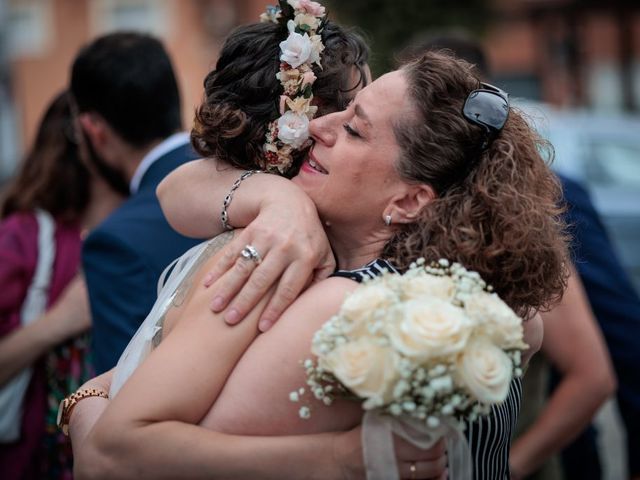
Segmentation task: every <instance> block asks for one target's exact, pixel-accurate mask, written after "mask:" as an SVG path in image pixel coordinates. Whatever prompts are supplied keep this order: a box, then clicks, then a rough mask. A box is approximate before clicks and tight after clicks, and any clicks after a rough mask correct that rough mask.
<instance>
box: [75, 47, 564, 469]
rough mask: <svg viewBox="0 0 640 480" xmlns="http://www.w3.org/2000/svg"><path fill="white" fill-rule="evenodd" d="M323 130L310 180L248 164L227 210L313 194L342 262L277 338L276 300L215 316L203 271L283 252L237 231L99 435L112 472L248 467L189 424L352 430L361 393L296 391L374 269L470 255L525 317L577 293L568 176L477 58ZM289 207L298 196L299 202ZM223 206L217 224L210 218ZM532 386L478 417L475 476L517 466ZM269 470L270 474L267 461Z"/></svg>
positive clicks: (232, 429) (397, 81) (387, 88)
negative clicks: (521, 411) (254, 169)
mask: <svg viewBox="0 0 640 480" xmlns="http://www.w3.org/2000/svg"><path fill="white" fill-rule="evenodd" d="M310 132H311V136H312V138H313V140H314V141H315V143H314V146H313V147H312V149H311V151H310V153H309V155H308V157H307V158H306V159H305V160H304V162H303V164H302V167H301V169H300V171H299V173H298V174H297V175H296V176H295V177H294V178H293V182H289V181H287V180H285V179H282V178H280V177H276V176H270V175H262V174H259V175H255V174H254V175H251V176H250V177H248V176H246V175H243V176H244V177H245V179H244V180H242V182H243V183H246V185H243V186H242V189H241V190H239V192H240V193H241V194H242V195H237V197H238V198H236V199H235V200H233V203H232V204H231V205H232V206H233V207H234V208H235V209H233V210H230V211H229V212H227V213H228V214H229V218H226V219H225V218H223V223H226V222H231V223H232V224H233V225H239V224H241V223H243V219H246V218H249V217H251V215H254V214H255V212H256V211H257V210H259V207H260V203H259V202H260V200H257V201H256V203H254V204H251V201H252V200H254V199H255V198H256V197H257V198H260V197H265V196H267V197H268V196H269V195H270V193H269V192H271V191H273V190H278V191H280V189H284V188H289V190H288V192H291V191H295V190H296V189H298V190H301V191H302V192H304V194H305V195H307V196H308V198H310V199H311V201H312V202H313V204H314V205H315V207H316V208H317V215H318V216H319V218H320V219H321V221H322V224H323V225H324V226H325V229H326V235H327V236H328V238H329V240H330V244H331V248H332V251H333V252H334V254H335V257H336V261H337V265H338V267H339V270H338V271H337V272H335V274H334V275H332V276H331V277H330V278H328V279H326V280H323V281H320V282H317V283H316V284H314V285H312V286H311V287H309V288H308V289H307V290H306V291H305V292H304V293H303V294H302V295H301V296H300V297H299V298H298V299H297V300H296V301H295V302H294V303H293V304H292V305H291V306H290V307H289V308H287V309H286V311H285V312H284V314H283V315H281V317H280V319H279V320H278V322H277V323H276V324H275V325H274V326H273V328H272V329H271V330H270V331H269V332H268V333H267V334H264V335H259V336H258V330H257V327H258V322H259V319H260V317H261V315H262V312H263V310H264V308H265V307H266V303H267V301H268V297H265V298H263V299H262V300H261V301H260V302H259V303H258V305H257V307H256V308H254V309H253V310H252V311H250V312H249V314H248V316H247V318H246V319H245V320H244V321H243V322H242V323H241V324H239V325H237V326H235V327H233V328H230V327H228V326H226V325H225V324H224V323H223V322H220V321H218V322H216V321H212V319H213V320H215V318H216V316H215V315H212V313H211V312H210V311H209V309H208V304H209V300H210V299H209V294H208V291H207V290H206V289H205V288H203V286H202V285H201V284H202V281H203V279H204V277H205V275H206V273H207V272H208V271H210V270H211V269H212V268H213V267H214V265H216V264H217V263H220V262H223V263H227V264H233V265H235V266H234V268H233V269H232V274H233V272H236V273H237V278H241V277H243V276H246V275H248V274H250V273H252V272H253V276H254V277H255V276H256V275H257V276H258V277H260V274H261V269H263V267H264V265H265V264H266V263H267V262H268V256H265V255H266V253H269V255H271V254H272V252H271V251H269V252H267V250H266V246H267V245H268V244H269V239H268V238H267V240H266V241H265V243H261V237H259V236H255V237H254V238H253V239H251V242H250V243H249V244H247V246H246V247H245V248H244V249H242V248H237V243H238V241H237V239H238V238H242V236H243V235H245V233H246V230H245V232H242V233H241V232H239V231H236V232H230V233H226V234H225V235H224V236H223V238H224V240H222V242H224V241H226V242H228V241H229V240H230V239H232V238H233V240H231V243H230V244H229V245H227V248H226V250H224V251H222V252H218V253H216V254H214V255H212V256H211V257H210V258H208V259H206V260H205V261H204V262H203V263H202V264H199V265H197V266H196V267H195V269H194V270H195V274H194V276H193V277H192V280H191V281H190V282H189V285H187V288H185V289H184V290H180V291H179V292H178V293H177V295H176V297H175V299H177V301H175V302H174V303H173V307H172V308H171V309H170V310H169V311H168V313H167V315H166V317H165V319H164V325H163V330H164V332H163V334H162V341H161V342H160V343H159V345H158V346H157V347H156V348H155V349H154V350H153V352H152V353H151V355H150V356H149V357H148V358H147V359H146V361H144V362H143V363H142V364H141V365H140V366H139V368H138V369H137V370H136V371H135V372H134V374H133V375H132V376H131V377H130V379H129V380H128V381H127V382H126V383H125V384H124V386H123V387H122V390H120V392H119V393H118V394H117V396H116V397H115V398H114V399H113V400H112V401H111V403H110V405H109V406H108V407H107V408H106V410H105V411H104V413H103V415H102V416H101V417H100V419H99V420H98V422H97V424H96V425H95V427H94V429H93V430H92V431H91V433H90V434H89V435H88V437H87V438H86V441H85V442H84V444H83V448H84V449H85V452H84V453H83V456H82V458H81V459H80V463H81V464H82V467H81V468H82V470H84V471H89V470H88V467H90V465H91V464H92V463H94V462H98V463H99V464H100V465H101V467H103V469H104V470H103V471H105V472H107V473H106V475H107V476H108V477H109V478H116V477H126V476H127V474H126V472H128V471H134V469H135V468H136V467H138V466H144V471H146V472H149V473H150V474H151V472H153V474H154V475H160V476H162V475H164V476H166V477H172V476H175V475H177V474H178V473H184V472H190V473H192V474H193V476H194V477H198V475H201V476H206V475H210V474H211V472H221V473H220V474H221V476H224V475H225V474H228V473H229V472H231V471H233V472H237V470H233V467H234V466H235V465H233V462H234V461H233V460H231V459H229V460H227V462H226V463H225V462H224V461H223V460H221V459H220V458H218V457H217V456H215V455H212V453H211V451H212V450H211V449H213V448H214V440H213V439H214V435H213V434H212V432H210V431H207V430H205V429H197V428H194V427H193V425H189V424H199V425H201V426H204V427H206V429H209V430H213V431H215V432H222V433H225V434H231V435H234V437H233V438H234V439H236V438H254V437H235V436H236V435H248V436H256V435H258V436H260V435H264V436H274V435H275V436H279V437H276V438H281V439H286V438H290V437H287V436H290V435H296V434H317V433H320V432H326V431H336V430H348V429H350V428H353V427H354V426H355V425H357V424H358V423H359V422H360V419H361V415H362V410H361V407H360V405H358V404H356V403H353V402H349V401H338V402H336V403H334V405H332V406H331V408H328V409H325V408H322V407H318V408H317V409H316V411H315V412H314V415H313V416H312V418H311V419H310V420H301V419H300V418H299V417H298V415H297V407H296V406H295V404H291V403H290V402H288V401H287V400H286V399H287V398H288V392H290V391H292V390H294V389H296V388H297V386H299V385H300V384H303V383H304V372H303V371H302V369H301V368H300V366H299V361H300V360H301V359H303V358H306V357H307V356H308V355H309V344H310V339H311V336H312V335H313V333H314V332H315V331H316V330H317V329H318V328H319V326H320V325H321V324H322V323H323V322H324V321H326V320H327V319H328V318H329V317H331V315H333V314H334V313H335V312H336V311H337V310H338V309H339V307H340V305H341V303H342V300H343V299H344V295H345V293H346V292H349V291H352V290H353V289H355V288H356V287H357V282H358V281H361V280H362V279H363V278H365V277H370V276H375V275H377V274H379V273H380V272H381V271H382V270H384V269H390V270H403V269H405V268H406V267H407V266H408V264H409V263H410V262H411V261H413V260H415V259H416V258H418V257H424V258H426V259H427V260H436V259H439V258H443V257H444V258H448V259H450V260H454V261H458V262H460V263H462V264H463V265H464V266H466V267H467V268H469V269H472V270H476V271H478V272H479V273H480V274H481V275H482V276H483V277H484V278H485V279H486V280H487V282H488V283H490V284H492V286H493V287H494V289H495V291H496V292H497V293H498V294H499V295H500V296H501V297H502V298H503V299H504V300H505V301H506V302H507V303H508V304H509V305H510V306H511V307H512V308H513V309H514V310H516V311H517V312H518V313H520V314H521V315H522V316H525V317H532V315H531V313H532V312H534V311H535V310H537V309H541V308H545V307H547V306H549V305H550V304H551V303H552V302H553V301H554V300H555V299H557V298H558V297H559V296H560V295H561V293H562V289H563V287H564V281H565V270H564V259H565V253H566V252H565V250H566V249H565V239H564V233H563V232H564V230H563V225H562V222H561V221H560V220H559V217H558V215H559V213H560V212H559V210H558V207H557V205H558V202H557V201H558V199H559V195H560V190H559V186H558V183H557V181H556V179H555V176H554V175H553V174H552V173H551V172H550V170H549V169H548V167H547V165H546V164H545V162H544V160H543V158H542V157H541V155H540V153H539V152H540V148H539V147H540V146H541V145H542V142H541V140H540V139H539V138H538V137H537V135H536V134H535V132H533V131H532V130H531V129H530V128H529V127H528V125H527V123H526V122H525V120H524V119H523V118H522V117H521V116H520V115H519V114H518V112H517V111H515V110H514V109H513V108H511V107H510V106H509V104H508V99H507V96H506V94H505V93H504V92H501V91H499V90H498V89H496V88H495V87H491V86H489V85H486V84H481V83H480V81H479V80H478V79H477V77H476V76H475V75H474V72H473V70H472V67H471V66H470V65H469V64H467V63H465V62H462V61H459V60H456V59H454V58H453V57H450V56H447V55H445V54H442V53H428V54H426V55H424V56H423V57H422V58H420V59H419V60H416V61H414V62H412V63H410V64H408V65H406V66H404V67H403V68H402V69H400V70H398V71H396V72H392V73H390V74H387V75H385V76H383V77H381V78H380V79H378V80H376V81H375V82H373V83H372V84H371V85H370V86H367V87H366V88H364V89H363V90H362V91H360V92H359V93H358V94H357V95H356V97H355V99H354V101H353V102H352V103H351V104H350V105H349V107H348V108H347V109H346V110H345V111H340V112H335V113H332V114H329V115H326V116H323V117H321V118H318V119H315V120H313V121H312V122H311V125H310ZM235 176H236V177H237V173H236V175H235ZM239 185H240V182H236V184H235V185H234V186H233V187H232V193H233V192H235V191H236V190H238V186H239ZM268 189H271V190H268ZM267 190H268V191H267ZM240 198H243V200H242V201H241V202H238V200H240ZM295 198H296V202H297V198H298V197H295ZM206 203H208V204H209V202H206ZM228 206H229V201H227V202H225V208H226V207H228ZM183 208H184V207H183ZM187 208H190V206H188V207H187ZM209 208H210V204H209ZM243 210H244V212H243ZM287 210H288V204H284V205H281V207H280V211H281V212H282V215H289V212H288V211H287ZM223 211H226V210H224V209H223ZM190 218H191V219H193V218H194V215H193V213H192V214H191V216H190ZM206 218H207V219H208V221H209V222H211V219H210V214H208V216H207V217H206ZM198 221H199V222H201V223H202V222H203V219H202V218H198ZM204 228H210V226H206V227H204ZM265 238H266V237H265ZM243 243H247V242H246V237H245V239H243V240H242V241H241V243H240V245H242V244H243ZM265 252H266V253H265ZM238 256H240V258H238ZM237 258H238V259H237ZM236 259H237V260H236ZM272 267H273V265H272V266H271V267H270V268H272ZM262 275H264V271H263V272H262ZM285 275H286V272H285ZM191 285H193V288H191V287H190V286H191ZM272 290H273V289H272ZM212 317H213V318H212ZM302 319H304V321H302ZM539 322H540V320H539V317H537V316H535V317H532V318H531V319H529V320H527V321H526V322H525V324H524V327H525V341H526V342H527V343H528V344H529V345H530V347H531V348H530V350H529V352H528V354H527V355H526V356H525V357H526V358H525V362H526V360H527V359H528V357H529V356H530V355H531V354H532V353H533V352H535V351H536V350H537V348H538V347H539V343H540V336H541V332H540V323H539ZM165 333H167V334H166V335H165ZM185 346H188V354H185V352H186V351H185ZM158 372H162V375H161V376H159V375H158ZM520 395H521V384H520V379H519V378H516V379H514V380H513V382H512V384H511V388H510V390H509V394H508V397H507V400H506V401H505V402H504V403H503V404H501V405H499V406H496V407H494V408H493V409H492V411H491V413H490V414H489V415H488V416H487V417H483V418H480V419H478V420H476V421H474V422H469V423H468V425H467V427H468V428H467V430H466V435H467V439H468V441H469V444H470V447H471V451H472V456H473V461H474V465H473V469H474V476H475V478H478V479H484V478H492V479H493V478H509V471H508V455H509V444H510V436H511V433H512V430H513V428H514V425H515V421H516V418H517V413H518V406H519V402H520ZM72 418H73V417H72ZM185 446H186V447H187V448H185ZM207 446H208V448H207ZM178 447H179V448H178ZM283 448H284V447H283ZM181 452H182V453H181ZM184 452H188V455H184ZM261 453H262V452H261ZM261 453H260V454H257V455H255V456H253V457H252V458H250V459H247V461H246V464H244V468H245V469H246V470H245V471H244V472H245V473H244V474H245V475H259V476H260V474H259V473H256V470H257V472H260V471H261V470H260V468H266V467H265V466H264V464H265V459H264V458H263V457H262V455H261ZM438 462H442V459H441V458H439V459H438V460H436V461H434V462H431V461H419V462H416V463H412V462H409V464H408V465H407V462H405V463H401V464H400V473H401V476H403V478H436V477H438V478H439V476H440V475H441V474H442V468H443V465H442V463H438ZM291 463H295V461H294V460H293V459H292V460H291ZM226 467H228V468H227V469H225V468H226ZM235 467H237V466H235ZM279 467H280V470H279V472H280V475H281V476H282V475H283V472H287V471H288V470H287V469H288V464H287V465H285V464H282V465H280V466H279ZM85 469H87V470H85ZM249 472H252V473H249ZM307 473H308V474H309V476H310V477H313V475H314V472H307ZM240 476H242V474H241V475H240ZM261 476H262V477H264V478H270V477H269V475H268V474H266V473H264V470H262V475H261ZM290 476H293V477H296V478H299V477H300V476H302V474H301V473H300V472H299V471H296V472H295V473H291V472H290ZM157 478H159V477H157Z"/></svg>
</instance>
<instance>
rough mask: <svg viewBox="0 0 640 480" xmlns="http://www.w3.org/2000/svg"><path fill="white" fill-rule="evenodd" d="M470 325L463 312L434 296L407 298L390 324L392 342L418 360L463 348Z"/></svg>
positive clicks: (398, 348)
mask: <svg viewBox="0 0 640 480" xmlns="http://www.w3.org/2000/svg"><path fill="white" fill-rule="evenodd" d="M471 329H472V324H471V321H470V320H469V318H468V317H467V316H466V315H465V314H464V311H463V310H462V309H460V308H458V307H455V306H454V305H452V304H450V303H448V302H445V301H443V300H440V299H437V298H427V299H423V300H409V301H407V302H406V303H405V304H404V308H403V314H402V316H401V318H400V320H399V321H398V322H395V323H394V324H393V325H390V327H389V338H390V340H391V344H392V345H393V346H394V347H395V348H396V349H397V350H398V351H399V352H401V353H403V354H404V355H406V356H408V357H410V358H415V359H418V360H421V361H422V360H427V359H430V358H435V357H446V356H449V355H453V354H456V353H458V352H460V351H462V349H463V348H464V347H465V345H466V343H467V340H468V338H469V335H470V334H471Z"/></svg>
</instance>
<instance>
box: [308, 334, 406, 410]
mask: <svg viewBox="0 0 640 480" xmlns="http://www.w3.org/2000/svg"><path fill="white" fill-rule="evenodd" d="M319 362H320V366H321V367H323V368H325V369H327V370H329V371H330V372H332V373H333V374H334V375H335V377H336V378H337V379H338V380H340V382H341V383H342V384H343V385H344V386H345V387H347V388H348V389H349V390H351V391H352V392H353V393H355V394H356V395H358V396H359V397H361V398H365V399H373V400H374V401H376V402H382V403H386V402H388V401H389V400H390V397H391V392H392V390H393V385H395V383H396V381H397V380H398V379H399V373H398V369H397V364H398V357H397V355H396V354H395V353H394V352H393V350H392V349H390V348H389V347H385V346H381V345H378V344H377V343H376V342H374V341H372V340H371V339H369V338H360V339H358V340H356V341H353V342H349V343H346V344H344V345H341V346H338V347H337V348H335V349H334V350H332V351H331V352H330V353H329V354H328V355H327V356H326V357H324V358H320V361H319Z"/></svg>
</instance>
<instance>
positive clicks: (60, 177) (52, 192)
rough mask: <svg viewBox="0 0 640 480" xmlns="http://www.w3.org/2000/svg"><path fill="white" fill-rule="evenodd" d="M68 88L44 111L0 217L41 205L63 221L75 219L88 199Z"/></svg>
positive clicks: (84, 172)
mask: <svg viewBox="0 0 640 480" xmlns="http://www.w3.org/2000/svg"><path fill="white" fill-rule="evenodd" d="M70 99H71V96H70V94H69V93H68V92H67V91H64V92H62V93H60V94H58V95H57V96H56V97H55V98H54V99H53V101H52V102H51V104H50V105H49V107H48V108H47V111H46V112H45V114H44V116H43V117H42V120H41V122H40V125H39V127H38V132H37V134H36V138H35V141H34V143H33V146H32V148H31V151H30V152H29V153H28V155H27V156H26V158H25V159H24V160H23V162H22V165H21V167H20V170H19V171H18V173H17V175H16V177H15V179H14V180H13V181H12V182H11V183H10V184H9V186H8V187H7V190H6V192H5V195H4V200H3V202H2V208H1V209H0V217H1V218H6V217H8V216H9V215H11V214H12V213H15V212H29V211H32V210H33V209H35V208H42V209H43V210H46V211H48V212H49V213H51V215H53V216H54V217H57V218H58V219H60V220H62V221H70V222H71V221H77V220H79V219H80V217H81V216H82V214H83V213H84V211H85V209H86V207H87V204H88V203H89V198H90V190H89V189H90V181H89V178H90V174H89V170H88V169H87V167H86V166H85V164H84V163H83V162H82V159H81V158H80V153H79V151H78V141H77V138H76V133H75V130H74V126H73V117H72V112H71V105H70Z"/></svg>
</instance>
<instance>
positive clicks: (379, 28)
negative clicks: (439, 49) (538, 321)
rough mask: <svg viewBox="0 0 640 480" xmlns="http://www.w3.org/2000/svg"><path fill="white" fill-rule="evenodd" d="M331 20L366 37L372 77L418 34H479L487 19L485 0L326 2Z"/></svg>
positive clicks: (487, 10) (385, 68)
mask: <svg viewBox="0 0 640 480" xmlns="http://www.w3.org/2000/svg"><path fill="white" fill-rule="evenodd" d="M324 3H325V5H326V6H327V7H328V10H329V13H330V15H331V17H332V18H334V19H336V20H338V21H340V22H341V23H343V24H345V25H354V26H357V27H359V28H360V29H362V30H363V31H364V33H365V34H366V35H367V36H368V40H369V41H370V45H371V49H372V53H373V57H372V61H371V68H372V71H373V73H374V75H375V76H377V75H380V74H382V73H384V72H386V71H388V70H390V69H391V68H393V55H394V54H395V53H397V52H398V50H399V49H401V48H403V47H404V46H406V45H407V44H408V43H409V42H410V41H411V40H412V38H415V37H416V35H419V34H420V33H424V32H429V31H433V30H439V31H441V30H444V29H448V28H463V29H465V30H467V31H469V32H471V33H473V34H477V35H480V34H482V32H483V31H484V29H485V27H486V25H487V23H488V20H489V18H490V8H489V1H488V0H451V1H445V0H326V1H325V2H324Z"/></svg>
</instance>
